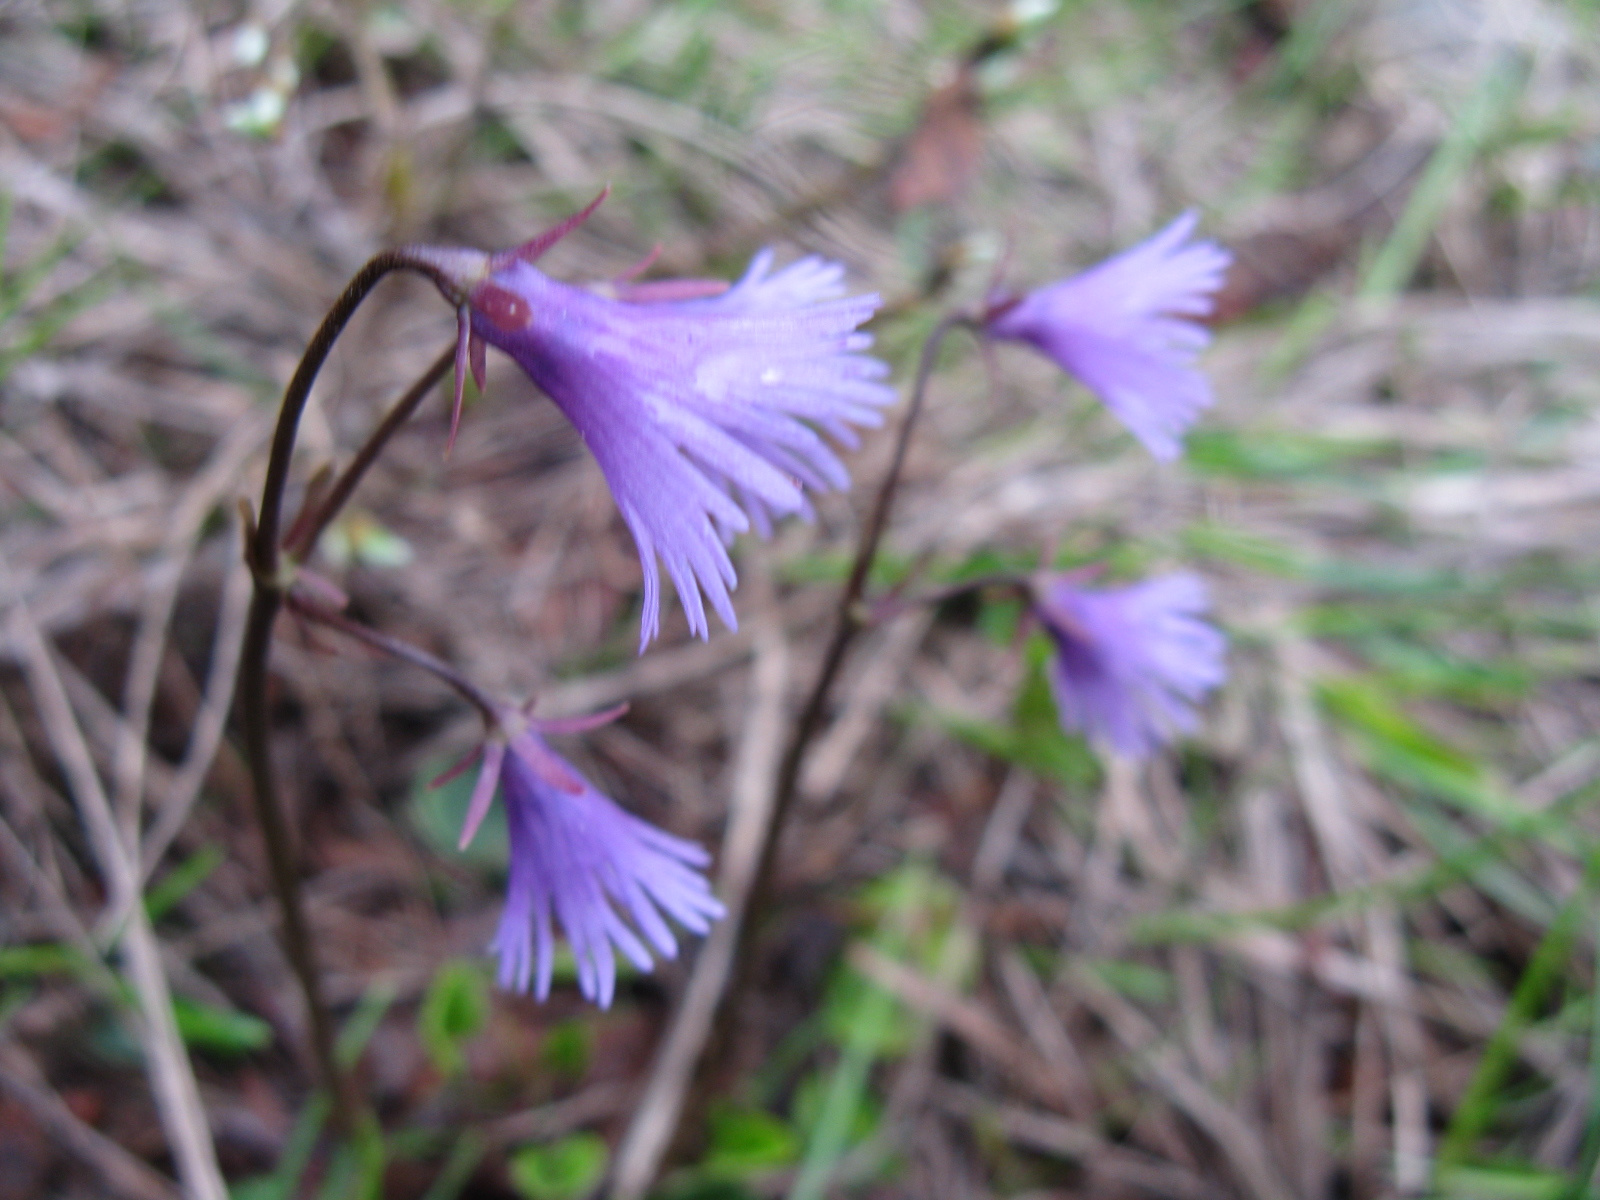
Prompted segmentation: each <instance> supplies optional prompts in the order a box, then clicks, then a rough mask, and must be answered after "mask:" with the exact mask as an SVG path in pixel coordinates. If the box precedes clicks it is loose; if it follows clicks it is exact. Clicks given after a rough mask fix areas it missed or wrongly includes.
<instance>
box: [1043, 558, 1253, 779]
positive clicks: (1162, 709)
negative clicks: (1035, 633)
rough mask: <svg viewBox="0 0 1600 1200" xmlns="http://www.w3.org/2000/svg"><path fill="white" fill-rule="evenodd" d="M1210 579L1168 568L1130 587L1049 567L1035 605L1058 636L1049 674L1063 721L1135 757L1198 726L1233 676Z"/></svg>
mask: <svg viewBox="0 0 1600 1200" xmlns="http://www.w3.org/2000/svg"><path fill="white" fill-rule="evenodd" d="M1209 607H1210V604H1209V599H1208V596H1207V593H1206V588H1205V584H1204V583H1203V582H1202V581H1201V580H1200V579H1199V578H1198V577H1197V576H1194V575H1190V574H1186V573H1179V574H1175V575H1166V576H1158V577H1156V578H1154V579H1149V580H1146V581H1145V582H1143V583H1139V584H1134V585H1132V586H1128V587H1107V588H1094V587H1085V586H1083V576H1082V574H1081V573H1079V572H1068V573H1056V574H1053V575H1046V576H1043V577H1042V578H1041V580H1040V581H1039V582H1038V583H1037V584H1036V586H1035V588H1034V598H1033V605H1032V611H1033V615H1034V617H1035V619H1036V620H1038V622H1039V623H1040V625H1041V626H1042V627H1043V628H1044V629H1045V631H1046V632H1047V633H1048V634H1049V635H1050V637H1051V640H1052V641H1053V642H1054V643H1055V653H1054V655H1053V656H1052V658H1051V662H1050V667H1049V679H1050V684H1051V689H1052V691H1053V692H1054V693H1055V698H1056V706H1057V710H1058V715H1059V716H1060V719H1061V724H1062V727H1063V728H1065V729H1067V730H1068V731H1076V732H1081V733H1084V734H1086V735H1088V736H1089V737H1091V738H1094V739H1097V740H1102V741H1104V742H1106V743H1108V744H1109V745H1110V746H1111V747H1112V748H1113V749H1115V750H1116V751H1117V752H1118V753H1120V754H1123V755H1125V756H1127V757H1133V758H1137V757H1143V756H1147V755H1149V754H1152V753H1154V752H1155V751H1157V750H1158V749H1160V748H1161V747H1162V746H1163V745H1165V744H1166V743H1168V742H1170V741H1171V740H1172V739H1173V738H1175V737H1177V736H1179V735H1180V734H1184V733H1189V732H1192V731H1193V730H1194V729H1195V727H1196V725H1197V724H1198V721H1199V711H1198V710H1199V705H1200V703H1201V702H1202V701H1203V700H1204V699H1205V697H1206V695H1207V694H1209V693H1210V692H1211V691H1212V690H1214V689H1215V688H1217V687H1219V686H1220V685H1221V684H1222V682H1223V681H1224V679H1225V678H1226V676H1227V668H1226V666H1225V658H1226V653H1227V639H1226V638H1225V637H1224V636H1223V634H1222V633H1221V632H1220V631H1219V630H1217V629H1216V628H1215V627H1214V626H1213V625H1211V624H1210V623H1209V622H1207V621H1206V620H1205V619H1204V618H1205V614H1206V613H1207V611H1208V609H1209Z"/></svg>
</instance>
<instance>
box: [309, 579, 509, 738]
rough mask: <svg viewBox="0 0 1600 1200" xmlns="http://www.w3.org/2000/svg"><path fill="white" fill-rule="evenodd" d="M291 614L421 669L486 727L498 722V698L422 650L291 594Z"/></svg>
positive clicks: (441, 660)
mask: <svg viewBox="0 0 1600 1200" xmlns="http://www.w3.org/2000/svg"><path fill="white" fill-rule="evenodd" d="M288 604H289V611H290V612H293V613H295V614H296V615H298V616H302V617H304V618H306V619H307V620H308V621H315V622H316V623H317V624H319V625H326V626H327V627H328V628H329V629H333V630H337V631H338V632H339V633H342V634H344V635H345V636H346V637H349V638H354V639H355V640H356V641H358V642H361V643H362V644H363V645H367V646H371V647H372V648H373V649H374V650H381V651H382V652H383V653H385V654H387V655H389V656H390V657H391V658H398V659H400V661H402V662H408V663H410V664H411V665H412V666H414V667H421V668H422V669H423V670H424V671H427V672H428V673H429V674H430V675H433V676H435V677H437V678H438V679H440V680H442V681H443V682H444V683H446V684H449V685H450V686H451V687H452V688H454V689H455V690H456V691H457V692H458V693H459V694H460V696H461V698H462V699H463V700H465V701H466V702H467V703H468V704H470V705H472V706H473V707H474V708H476V709H477V710H478V712H479V713H480V714H482V716H483V719H484V723H485V724H487V725H493V724H494V723H495V720H496V716H497V714H496V709H497V707H498V706H497V705H496V703H495V698H494V697H493V696H491V695H489V693H488V692H486V691H484V690H483V689H482V688H480V687H479V686H478V685H477V684H475V683H473V682H472V680H470V679H468V678H467V677H466V676H465V675H463V674H462V673H461V672H460V671H458V670H456V669H455V668H454V667H452V666H451V665H450V664H449V663H447V662H445V661H444V660H443V659H439V658H435V657H434V656H433V655H431V654H429V653H428V652H427V651H426V650H424V649H422V648H421V647H420V646H413V645H412V644H411V643H410V642H406V641H402V640H401V639H399V638H393V637H390V636H389V635H388V634H386V633H379V632H378V631H377V630H376V629H374V628H372V626H370V625H363V624H362V623H361V622H360V621H357V620H355V619H353V618H351V617H347V616H345V615H344V614H343V613H342V612H338V611H336V610H334V609H331V608H328V607H326V606H325V605H321V604H317V603H316V602H315V601H311V600H307V599H305V598H304V597H302V596H297V595H295V594H294V593H292V592H291V593H290V594H289V598H288Z"/></svg>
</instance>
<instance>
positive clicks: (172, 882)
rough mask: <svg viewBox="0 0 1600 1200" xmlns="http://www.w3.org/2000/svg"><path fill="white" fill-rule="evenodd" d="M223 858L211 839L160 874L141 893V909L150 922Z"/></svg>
mask: <svg viewBox="0 0 1600 1200" xmlns="http://www.w3.org/2000/svg"><path fill="white" fill-rule="evenodd" d="M225 857H226V854H225V853H224V852H223V849H222V847H221V846H218V845H217V844H216V843H214V842H212V843H209V844H207V845H204V846H202V847H200V849H198V850H196V851H195V852H194V853H193V854H191V855H190V856H189V857H188V858H186V859H184V860H183V861H182V862H181V863H179V864H178V865H177V866H175V867H173V868H172V870H170V871H168V872H167V873H166V874H165V875H164V876H162V877H161V882H159V883H157V884H155V885H154V886H153V887H151V888H150V889H149V890H147V891H146V892H145V894H144V910H145V912H146V913H147V914H148V915H149V917H150V919H151V920H152V921H159V920H160V919H161V918H162V917H164V916H166V914H167V913H169V912H171V911H172V910H173V908H174V907H176V906H177V905H178V904H179V903H180V902H181V901H182V900H183V898H184V897H185V896H187V895H188V894H189V893H190V892H192V891H194V889H195V888H197V887H199V886H200V885H201V884H202V883H204V882H205V880H206V877H207V876H208V875H210V874H211V872H212V871H214V870H216V869H217V866H218V864H220V863H221V862H222V860H223V859H224V858H225Z"/></svg>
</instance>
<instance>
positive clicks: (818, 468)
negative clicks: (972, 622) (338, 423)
mask: <svg viewBox="0 0 1600 1200" xmlns="http://www.w3.org/2000/svg"><path fill="white" fill-rule="evenodd" d="M602 198H603V194H602ZM599 202H600V201H599V200H598V199H597V200H596V201H595V202H594V204H591V205H590V206H589V207H588V208H586V209H585V210H584V211H583V212H581V213H578V214H577V215H576V216H574V217H572V218H570V219H569V220H567V221H566V222H564V223H563V224H562V225H560V226H557V227H556V228H555V229H553V230H551V231H549V232H548V233H545V234H542V235H541V236H540V237H538V238H535V239H534V240H533V241H532V242H529V243H527V244H526V245H524V246H519V247H517V248H516V249H514V250H510V251H506V252H505V253H502V254H496V255H490V256H487V258H486V260H485V262H484V264H483V266H482V268H481V269H478V270H474V271H473V272H472V273H471V275H470V277H469V276H463V277H462V278H461V280H460V282H459V284H458V285H453V286H450V287H444V285H441V287H442V288H443V290H445V291H446V294H447V295H448V296H449V297H450V299H451V300H452V301H453V302H456V303H458V304H459V305H460V312H461V338H460V350H459V353H458V361H457V376H458V382H457V388H458V396H459V389H460V386H461V384H460V377H461V376H462V375H463V374H464V373H465V371H466V370H471V371H472V372H473V374H474V375H475V376H476V377H478V378H479V381H480V384H481V377H482V374H483V359H484V346H485V345H486V344H487V345H492V346H496V347H498V348H499V349H501V350H503V351H505V352H506V353H507V354H509V355H510V356H511V357H512V358H514V359H515V360H516V361H517V363H518V364H519V365H520V366H521V367H522V369H523V370H524V371H526V372H527V373H528V375H529V376H530V377H531V378H532V379H533V381H534V382H535V383H536V384H538V386H539V387H540V388H541V389H542V390H543V391H544V392H545V394H546V395H548V396H549V397H550V399H551V400H553V401H554V402H555V404H556V406H557V407H558V408H560V409H561V411H562V412H563V413H565V414H566V416H567V419H568V420H570V421H571V422H572V423H573V425H575V426H576V427H577V429H578V432H579V433H581V434H582V435H583V438H584V441H585V442H587V443H588V445H589V449H590V450H591V451H593V453H594V456H595V459H596V460H597V461H598V462H599V464H600V470H601V471H602V473H603V474H604V475H605V478H606V482H607V483H608V484H609V485H610V487H611V494H612V495H613V496H614V497H615V498H616V501H617V506H618V507H619V508H620V509H621V510H622V516H623V519H624V520H625V521H626V522H627V523H628V528H629V529H630V530H631V531H632V533H633V537H634V541H635V542H636V543H637V545H638V549H639V558H640V562H641V565H642V567H643V570H644V604H643V612H642V615H641V622H640V639H639V648H640V650H641V651H642V650H643V649H644V647H645V646H647V645H648V644H649V643H650V640H651V639H652V638H653V637H654V636H655V635H656V633H657V632H658V630H659V626H660V608H661V577H660V571H659V567H658V565H657V559H658V558H659V560H660V563H661V564H663V565H665V567H666V572H667V575H668V576H669V577H670V578H671V580H672V583H673V586H674V587H675V588H676V589H677V593H678V598H679V600H680V601H681V602H682V604H683V608H684V612H685V614H686V615H687V617H688V620H689V628H690V629H691V630H692V631H693V632H694V633H697V634H699V635H700V636H701V637H706V636H708V633H709V626H708V622H707V619H706V611H705V601H709V603H710V606H711V607H712V608H713V609H715V610H716V612H717V614H718V615H719V616H720V617H721V618H722V620H723V621H724V623H726V624H727V625H728V626H729V627H734V626H735V625H736V619H735V616H734V611H733V603H732V600H731V598H730V593H731V591H732V589H733V588H734V587H735V586H736V584H737V578H736V576H735V573H734V569H733V563H732V561H731V559H730V558H729V556H728V550H727V547H728V545H729V543H731V542H732V540H733V538H734V536H735V535H736V534H739V533H742V532H744V531H746V530H748V529H750V528H752V527H753V528H754V529H755V530H756V531H757V532H758V533H760V534H761V535H762V536H766V535H767V534H769V533H770V532H771V526H772V521H773V519H774V518H776V517H780V516H784V515H787V514H790V513H798V514H801V515H809V514H810V512H811V508H810V504H809V502H808V500H807V498H806V491H807V490H808V489H809V490H811V491H825V490H828V489H830V488H843V487H845V486H847V485H848V483H849V476H848V475H847V473H846V471H845V468H844V464H843V463H841V462H840V461H839V458H838V456H837V454H836V453H835V452H834V450H833V449H832V448H831V447H830V446H829V444H828V441H827V439H828V438H831V439H832V440H833V441H834V442H836V443H839V444H841V445H843V446H846V447H850V448H854V447H855V446H856V444H857V439H856V434H855V427H863V426H877V425H879V424H881V423H882V421H883V411H882V410H883V409H884V408H885V407H887V406H888V405H890V404H892V403H894V400H895V393H894V391H893V390H892V389H891V388H889V387H887V386H886V385H885V384H884V383H883V382H882V379H883V377H884V376H885V375H886V374H887V373H888V368H887V367H886V366H885V365H884V364H883V363H881V362H879V361H878V360H877V359H875V358H871V357H868V356H866V355H865V354H863V353H862V351H864V350H865V349H867V347H868V346H869V345H871V342H872V339H871V337H870V336H869V335H867V334H865V333H860V332H858V330H859V328H860V326H861V325H862V324H863V323H865V322H866V321H867V320H868V319H869V318H871V316H872V314H873V313H874V312H875V311H876V310H877V308H878V297H877V296H875V295H861V296H844V295H843V291H844V288H843V278H844V268H843V267H841V266H840V265H839V264H837V263H830V262H826V261H824V260H822V259H819V258H804V259H801V260H800V261H798V262H795V263H791V264H790V265H789V266H787V267H784V268H782V269H780V270H777V271H774V270H773V269H772V262H773V256H772V252H771V251H770V250H763V251H761V252H760V253H759V254H757V255H756V256H755V258H754V259H753V260H752V261H751V263H750V266H749V268H748V270H746V271H745V274H744V277H743V278H741V279H740V280H738V282H736V283H734V284H732V285H731V286H729V285H727V284H724V283H722V282H720V281H708V280H677V281H666V282H652V283H644V284H629V283H621V284H613V285H607V286H606V287H605V288H603V289H601V288H585V287H578V286H574V285H572V284H569V283H562V282H560V281H559V280H555V279H552V278H550V277H549V276H547V275H545V274H543V273H542V272H540V271H538V270H537V269H536V268H535V267H534V265H533V263H534V260H535V259H537V258H538V256H539V255H540V254H542V253H543V252H544V251H545V250H546V249H548V248H549V246H550V245H552V244H553V243H554V242H555V241H556V240H557V239H558V238H560V237H561V236H563V235H564V234H565V233H567V232H568V231H569V230H570V229H571V228H573V227H574V226H575V225H576V224H578V223H579V222H580V221H582V220H583V219H584V218H586V217H587V216H588V215H589V213H590V212H592V211H593V210H594V208H595V207H596V205H598V204H599ZM416 253H419V254H429V253H440V252H434V251H430V250H427V249H426V248H422V249H419V250H418V251H416ZM824 435H826V436H824ZM702 594H703V596H704V600H702Z"/></svg>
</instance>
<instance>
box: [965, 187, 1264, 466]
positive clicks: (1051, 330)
mask: <svg viewBox="0 0 1600 1200" xmlns="http://www.w3.org/2000/svg"><path fill="white" fill-rule="evenodd" d="M1197 220H1198V217H1197V216H1196V214H1195V213H1194V212H1186V213H1184V214H1183V215H1182V216H1181V217H1179V218H1178V219H1177V220H1176V221H1174V222H1173V223H1172V224H1171V225H1168V226H1167V227H1166V228H1165V229H1163V230H1162V231H1161V232H1160V233H1158V234H1156V235H1155V236H1154V237H1152V238H1149V239H1148V240H1146V241H1143V242H1140V243H1139V244H1138V245H1137V246H1134V247H1132V248H1131V249H1128V250H1124V251H1123V252H1122V253H1121V254H1118V255H1117V256H1116V257H1114V258H1109V259H1107V260H1106V261H1105V262H1103V263H1101V264H1100V265H1099V266H1097V267H1092V268H1090V269H1089V270H1087V271H1085V272H1084V273H1083V274H1081V275H1075V276H1073V277H1072V278H1070V279H1063V280H1062V281H1060V282H1059V283H1052V284H1048V285H1047V286H1045V287H1042V288H1039V289H1038V290H1037V291H1032V292H1029V293H1028V294H1027V295H1025V296H1022V297H1020V298H1016V297H1003V296H1002V297H996V298H993V299H991V301H990V305H989V315H988V317H987V320H986V322H985V328H986V331H987V332H988V334H989V336H990V337H994V338H1000V339H1003V340H1012V341H1021V342H1027V343H1028V344H1029V345H1031V346H1033V347H1034V348H1035V349H1037V350H1039V351H1040V352H1041V353H1043V354H1045V355H1046V356H1048V357H1049V358H1051V359H1052V360H1054V361H1055V362H1056V364H1057V365H1059V366H1060V367H1061V368H1062V370H1064V371H1067V372H1068V373H1069V374H1071V375H1073V376H1075V377H1076V378H1077V379H1078V380H1080V381H1081V382H1082V383H1083V385H1084V386H1085V387H1087V388H1088V389H1089V390H1090V391H1091V392H1093V393H1094V394H1095V395H1096V396H1098V397H1099V398H1100V399H1101V401H1103V402H1104V404H1105V406H1106V407H1107V408H1109V409H1110V410H1111V411H1112V412H1113V413H1115V414H1116V416H1117V418H1118V419H1119V420H1121V422H1122V423H1123V424H1124V425H1126V426H1127V427H1128V429H1129V430H1130V431H1132V433H1133V435H1134V436H1135V437H1137V438H1138V439H1139V440H1140V441H1141V442H1143V443H1144V444H1145V446H1146V448H1147V449H1149V451H1150V453H1151V454H1153V455H1155V456H1156V457H1157V458H1159V459H1163V460H1171V459H1174V458H1177V457H1178V454H1179V453H1180V451H1181V449H1182V446H1181V439H1182V437H1183V434H1184V432H1185V431H1186V430H1187V429H1188V428H1189V426H1190V425H1192V424H1194V421H1195V418H1196V417H1198V416H1199V414H1200V412H1201V410H1202V409H1205V408H1209V407H1210V406H1211V404H1212V400H1213V397H1212V394H1211V384H1210V383H1209V382H1208V381H1207V379H1206V377H1205V376H1204V375H1203V374H1201V372H1200V371H1199V369H1198V368H1197V367H1196V366H1195V365H1194V362H1195V359H1196V358H1197V357H1198V356H1199V354H1200V351H1201V350H1203V349H1205V347H1206V346H1207V344H1209V342H1210V340H1211V335H1210V333H1209V332H1208V331H1207V329H1206V328H1205V326H1203V325H1201V324H1200V323H1199V322H1198V321H1197V320H1195V318H1197V317H1203V316H1206V315H1207V314H1208V313H1210V312H1211V307H1212V302H1213V300H1214V298H1215V295H1216V292H1217V290H1218V289H1219V288H1220V287H1221V286H1222V279H1223V274H1224V273H1225V272H1226V270H1227V268H1228V264H1229V263H1230V262H1231V261H1232V256H1231V255H1230V254H1229V253H1228V252H1227V251H1226V250H1224V249H1222V247H1220V246H1218V245H1217V244H1216V243H1214V242H1204V241H1202V242H1190V241H1189V237H1190V235H1191V234H1192V233H1194V228H1195V223H1196V221H1197Z"/></svg>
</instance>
